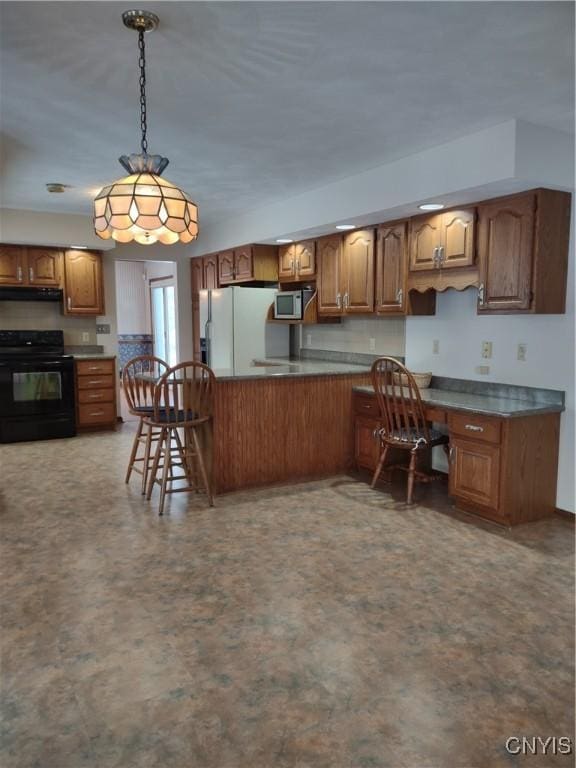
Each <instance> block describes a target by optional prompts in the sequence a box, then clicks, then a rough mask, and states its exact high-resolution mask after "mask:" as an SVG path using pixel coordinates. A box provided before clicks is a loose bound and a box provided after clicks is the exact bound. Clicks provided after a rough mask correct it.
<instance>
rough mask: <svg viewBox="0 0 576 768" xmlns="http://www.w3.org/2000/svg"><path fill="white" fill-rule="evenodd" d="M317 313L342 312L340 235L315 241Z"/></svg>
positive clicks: (331, 313)
mask: <svg viewBox="0 0 576 768" xmlns="http://www.w3.org/2000/svg"><path fill="white" fill-rule="evenodd" d="M316 245H317V251H316V259H317V266H318V283H317V291H318V294H317V296H318V298H317V301H318V314H319V315H332V316H333V315H340V314H342V293H343V291H342V237H341V235H332V236H330V237H322V238H320V240H318V241H317V244H316Z"/></svg>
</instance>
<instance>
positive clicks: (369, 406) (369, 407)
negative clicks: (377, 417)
mask: <svg viewBox="0 0 576 768" xmlns="http://www.w3.org/2000/svg"><path fill="white" fill-rule="evenodd" d="M362 408H367V409H368V410H369V411H371V410H372V406H371V405H366V404H364V405H363V406H362Z"/></svg>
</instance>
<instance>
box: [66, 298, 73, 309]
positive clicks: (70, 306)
mask: <svg viewBox="0 0 576 768" xmlns="http://www.w3.org/2000/svg"><path fill="white" fill-rule="evenodd" d="M66 303H67V305H68V309H72V299H71V298H70V296H68V298H67V299H66Z"/></svg>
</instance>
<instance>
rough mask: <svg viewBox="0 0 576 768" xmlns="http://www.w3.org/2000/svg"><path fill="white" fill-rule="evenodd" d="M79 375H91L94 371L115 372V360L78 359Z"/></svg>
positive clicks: (77, 370)
mask: <svg viewBox="0 0 576 768" xmlns="http://www.w3.org/2000/svg"><path fill="white" fill-rule="evenodd" d="M76 372H77V373H78V376H91V375H92V374H94V373H106V374H108V373H110V374H113V373H114V360H77V361H76Z"/></svg>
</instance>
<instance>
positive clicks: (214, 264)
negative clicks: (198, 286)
mask: <svg viewBox="0 0 576 768" xmlns="http://www.w3.org/2000/svg"><path fill="white" fill-rule="evenodd" d="M202 263H203V267H204V280H203V287H204V289H205V290H207V291H213V290H214V289H215V288H218V256H217V254H215V253H213V254H211V255H210V256H204V258H203V259H202Z"/></svg>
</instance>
